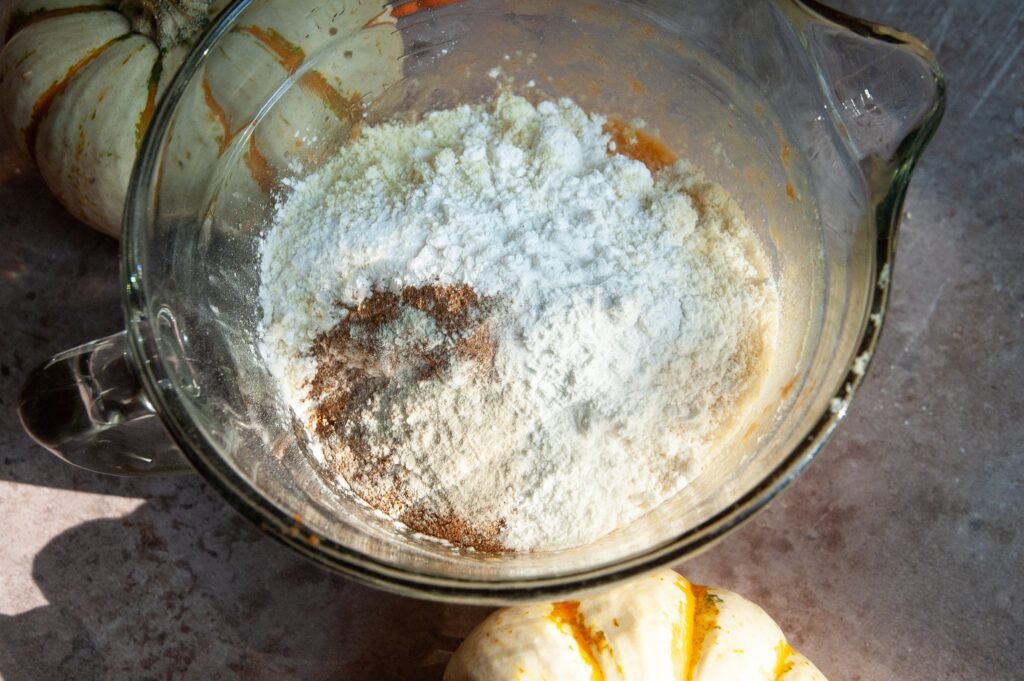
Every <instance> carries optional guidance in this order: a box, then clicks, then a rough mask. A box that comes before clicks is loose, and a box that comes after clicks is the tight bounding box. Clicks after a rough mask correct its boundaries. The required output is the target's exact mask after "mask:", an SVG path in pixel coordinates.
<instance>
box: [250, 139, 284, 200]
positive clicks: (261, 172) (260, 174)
mask: <svg viewBox="0 0 1024 681" xmlns="http://www.w3.org/2000/svg"><path fill="white" fill-rule="evenodd" d="M245 167H246V168H248V169H249V173H250V174H252V179H254V180H256V184H257V185H259V188H260V189H262V190H263V191H264V192H267V193H269V192H270V191H271V190H273V189H274V187H276V186H277V177H276V174H275V173H274V171H273V170H272V169H271V168H270V164H269V163H267V159H266V157H265V156H264V155H263V153H262V152H260V150H259V148H257V146H256V137H255V136H250V137H249V148H248V149H246V151H245Z"/></svg>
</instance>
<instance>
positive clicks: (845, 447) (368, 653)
mask: <svg viewBox="0 0 1024 681" xmlns="http://www.w3.org/2000/svg"><path fill="white" fill-rule="evenodd" d="M837 4H838V5H840V6H842V7H843V8H844V9H845V10H846V11H849V12H851V13H854V14H858V15H861V16H865V17H869V18H871V19H875V20H879V21H882V22H885V23H889V24H891V25H895V26H898V27H900V28H903V29H905V30H907V31H909V32H911V33H913V34H915V35H917V36H919V37H920V38H921V39H922V40H924V41H925V42H926V43H927V44H928V45H930V46H931V47H932V49H933V50H935V52H936V53H937V55H938V58H939V61H940V63H941V64H942V66H943V68H944V70H945V73H946V76H947V78H948V85H949V95H950V97H949V107H948V111H947V114H946V117H945V121H944V122H943V124H942V127H941V128H940V130H939V132H938V135H937V137H936V138H935V140H934V142H933V143H932V146H931V148H930V149H929V150H928V151H927V153H926V154H925V156H924V159H923V161H922V162H921V164H920V166H919V169H918V171H917V174H916V176H915V177H914V180H913V182H912V185H911V190H910V194H909V196H908V198H907V202H906V207H905V218H904V221H903V228H902V236H901V240H900V245H899V250H898V257H897V261H896V266H895V271H894V276H893V281H894V285H893V297H892V307H891V311H890V314H889V318H888V324H887V327H886V329H885V331H884V333H883V336H882V341H881V346H880V349H879V352H878V355H877V358H876V360H875V362H874V364H873V366H872V367H871V370H870V372H869V375H868V377H867V380H866V381H865V384H864V386H863V389H862V390H861V392H860V394H859V395H858V397H857V399H856V400H854V402H853V405H852V406H851V408H850V411H849V415H848V417H847V419H846V421H845V423H843V425H842V426H841V427H840V429H839V431H838V432H837V434H836V435H835V437H834V438H833V439H832V441H831V442H830V443H829V444H828V445H827V447H826V448H825V449H824V451H823V452H822V453H821V454H820V456H819V457H818V459H817V460H816V461H815V463H814V464H813V465H812V466H811V468H810V470H809V471H808V472H807V473H805V474H804V475H803V476H802V477H801V478H800V479H799V480H797V482H796V483H795V484H793V485H792V486H791V487H790V488H789V489H788V490H787V491H786V492H785V493H783V494H782V496H781V497H780V498H779V499H778V500H776V501H775V502H774V503H773V504H771V505H770V506H769V508H768V509H767V510H766V511H764V512H763V513H761V514H759V515H758V516H757V517H756V518H755V519H753V520H752V521H751V522H749V523H748V524H747V525H745V526H744V527H743V528H741V529H740V530H738V531H736V532H735V533H734V534H732V535H730V536H729V537H727V538H726V539H725V540H724V541H723V542H721V543H720V544H718V545H717V546H715V547H714V548H712V549H711V550H710V551H708V552H707V553H705V554H703V555H702V556H700V557H698V558H696V559H694V560H692V561H689V562H687V563H685V564H684V565H682V566H680V569H681V570H682V571H683V572H684V573H685V574H686V575H687V576H689V577H690V578H691V579H693V580H695V581H698V582H701V583H709V584H716V585H721V586H725V587H728V588H731V589H733V590H736V591H739V592H740V593H743V594H745V595H747V596H748V597H750V598H752V599H753V600H755V601H756V602H758V603H760V604H761V605H762V606H764V607H765V609H766V610H767V611H768V612H769V613H770V614H772V615H773V616H774V617H775V618H776V619H777V620H778V621H779V623H780V624H781V625H782V627H783V629H784V630H785V631H786V632H787V634H788V635H789V637H790V639H791V641H792V642H793V643H794V645H795V646H796V647H797V648H798V649H800V650H801V651H802V652H804V653H805V654H807V656H808V657H810V658H811V659H812V660H814V661H815V662H816V663H817V664H818V665H819V666H820V668H821V669H822V670H823V671H824V672H825V673H826V674H827V675H828V676H829V678H830V679H832V680H833V681H843V680H845V681H858V680H868V679H870V680H875V681H891V680H901V681H918V680H919V681H938V680H944V679H956V680H961V681H971V680H975V679H977V680H979V681H980V680H981V679H984V680H985V681H1011V680H1012V679H1022V678H1024V550H1022V549H1024V525H1022V518H1024V484H1022V483H1024V233H1022V228H1024V208H1022V197H1024V55H1022V54H1021V52H1022V46H1024V4H1021V3H1020V2H1017V1H1016V0H984V1H983V2H973V1H970V0H962V1H955V0H950V1H948V2H929V1H928V0H914V1H912V2H911V1H904V2H882V1H881V0H870V1H864V2H854V1H853V0H844V1H843V2H840V3H837ZM116 255H117V244H116V243H115V242H114V241H112V240H110V239H107V238H105V237H102V236H99V235H97V234H94V233H93V232H91V231H89V230H88V229H86V228H84V227H83V226H82V225H81V224H78V223H76V222H75V221H74V220H73V219H72V218H71V217H69V216H68V215H67V214H66V213H65V212H64V210H63V209H62V208H61V207H60V206H59V205H58V204H57V202H56V201H55V200H54V199H53V198H51V196H50V195H49V193H48V192H47V190H46V188H45V187H44V186H43V184H42V182H41V181H40V180H39V178H38V177H37V175H36V174H35V173H34V171H33V170H32V169H30V168H27V167H19V166H18V165H17V164H16V163H15V162H14V161H13V155H12V154H10V153H9V151H8V150H0V318H2V328H3V331H2V333H0V518H2V523H0V540H2V543H0V677H2V678H3V679H5V680H6V681H24V680H27V679H39V680H45V681H52V680H57V679H77V680H80V681H91V680H93V679H170V678H202V679H229V678H230V679H235V678H239V679H243V678H244V679H255V680H262V679H347V680H353V681H355V680H359V679H367V680H373V681H390V680H392V679H395V680H397V679H439V678H440V671H441V669H442V665H443V651H450V650H452V649H453V647H454V646H455V645H456V644H457V643H458V640H459V638H460V637H461V636H463V635H464V634H465V633H466V632H467V631H468V630H469V629H470V628H471V627H472V626H473V625H474V624H475V623H476V622H477V621H479V620H480V619H481V618H482V617H483V616H484V614H486V612H487V610H486V609H483V608H471V607H462V606H448V605H441V604H435V603H428V602H422V601H415V600H410V599H407V598H401V597H398V596H392V595H389V594H384V593H381V592H377V591H374V590H371V589H369V588H366V587H363V586H359V585H356V584H353V583H350V582H347V581H345V580H344V579H342V578H340V577H336V576H332V575H330V574H327V573H326V572H324V571H322V570H320V569H319V568H317V567H314V566H313V565H311V564H308V563H306V562H305V561H304V560H303V559H301V558H299V557H297V556H295V555H293V554H292V553H290V552H288V551H287V550H286V549H284V548H283V547H281V546H279V545H278V544H276V543H275V542H273V541H271V540H270V539H267V538H264V537H263V536H262V535H261V534H260V533H259V532H258V531H256V530H255V529H253V528H252V527H250V526H249V524H248V523H247V522H245V521H243V520H242V519H241V518H240V517H239V516H238V515H237V514H236V513H235V512H234V511H232V510H231V509H229V508H228V507H227V506H226V505H224V504H223V503H222V502H221V501H220V500H219V498H218V497H217V496H216V495H215V494H214V493H213V492H212V491H211V490H210V489H209V488H208V487H207V486H206V485H205V484H204V483H203V482H202V481H201V480H200V479H199V478H198V477H179V478H165V479H118V478H107V477H100V476H97V475H94V474H91V473H89V472H86V471H84V470H77V469H73V468H72V467H70V466H68V465H65V464H63V463H62V462H60V461H58V460H57V459H56V458H54V457H52V456H50V455H49V454H47V453H46V452H45V451H44V450H42V449H40V448H39V447H37V446H35V445H34V444H33V443H32V442H31V441H30V440H29V439H28V437H27V436H25V435H24V434H23V433H22V430H21V428H20V426H19V424H18V420H17V416H16V413H15V409H16V390H17V386H18V384H19V382H20V380H21V378H22V377H23V376H24V374H25V372H26V371H28V370H29V369H30V368H31V367H32V366H34V365H36V364H37V363H39V362H41V361H43V360H45V359H46V358H47V357H48V356H49V355H51V354H52V353H54V352H57V351H59V350H62V349H65V348H66V347H70V346H72V345H75V344H78V343H80V342H83V341H86V340H89V339H92V338H94V337H97V336H101V335H105V334H107V333H111V332H113V331H115V330H117V329H118V328H119V326H120V324H121V317H120V310H119V302H118V291H117V277H116V274H117V257H116ZM439 651H441V652H439Z"/></svg>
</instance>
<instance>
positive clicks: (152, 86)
mask: <svg viewBox="0 0 1024 681" xmlns="http://www.w3.org/2000/svg"><path fill="white" fill-rule="evenodd" d="M162 71H163V55H161V54H158V55H157V57H156V61H155V62H154V63H153V69H152V70H151V71H150V73H149V85H148V87H147V90H146V106H144V107H143V108H142V113H141V114H139V121H138V123H136V124H135V146H136V148H138V147H139V146H141V145H142V135H143V134H145V132H146V128H147V127H149V121H150V119H151V118H153V109H155V108H156V91H157V87H158V86H159V85H160V74H161V72H162Z"/></svg>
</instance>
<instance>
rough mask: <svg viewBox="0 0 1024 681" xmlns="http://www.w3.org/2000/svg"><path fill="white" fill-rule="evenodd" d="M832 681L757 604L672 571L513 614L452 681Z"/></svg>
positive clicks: (490, 624)
mask: <svg viewBox="0 0 1024 681" xmlns="http://www.w3.org/2000/svg"><path fill="white" fill-rule="evenodd" d="M542 679H547V680H548V681H555V680H557V681H575V680H576V679H579V680H580V681H825V677H824V676H823V675H822V673H821V672H820V671H818V669H817V668H815V666H814V665H813V664H811V662H810V661H809V660H807V659H806V658H805V657H803V656H802V655H800V654H799V653H797V652H796V651H794V650H793V649H792V648H791V647H790V646H789V644H788V643H787V642H786V639H785V636H783V633H782V631H781V630H780V629H779V627H778V625H777V624H775V622H774V621H773V620H772V619H771V618H770V617H769V616H768V615H767V614H766V613H765V612H764V611H763V610H762V609H761V608H760V607H758V606H757V605H755V604H754V603H751V602H750V601H748V600H746V599H744V598H743V597H741V596H738V595H737V594H735V593H733V592H731V591H727V590H725V589H717V588H712V587H700V586H696V585H692V584H690V583H689V582H687V581H686V580H685V579H684V578H683V577H681V576H680V575H678V574H676V573H675V572H673V571H671V570H667V569H662V570H657V571H655V572H652V573H651V574H649V575H645V576H642V577H639V578H636V579H634V580H631V581H629V582H626V583H625V584H622V585H619V586H617V587H615V588H613V589H611V590H608V591H604V592H601V593H598V594H594V595H592V596H588V597H585V598H582V599H580V600H578V601H565V602H561V603H542V604H535V605H525V606H517V607H511V608H503V609H501V610H498V611H496V612H494V613H493V614H491V615H490V616H489V617H488V618H487V619H486V620H484V621H483V622H482V623H481V624H480V625H479V626H478V627H477V628H476V629H474V630H473V632H472V633H470V635H469V636H468V637H467V638H466V640H465V641H463V643H462V645H460V646H459V648H458V650H456V651H455V654H454V655H453V656H452V659H451V660H450V661H449V663H448V667H447V669H446V670H445V674H444V680H445V681H541V680H542Z"/></svg>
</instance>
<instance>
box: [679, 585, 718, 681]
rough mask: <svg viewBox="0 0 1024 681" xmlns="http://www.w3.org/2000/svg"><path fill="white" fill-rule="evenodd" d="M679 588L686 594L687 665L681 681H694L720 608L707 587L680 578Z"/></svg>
mask: <svg viewBox="0 0 1024 681" xmlns="http://www.w3.org/2000/svg"><path fill="white" fill-rule="evenodd" d="M676 586H678V587H679V588H680V589H681V590H682V592H683V593H684V594H686V613H685V623H686V630H687V631H686V633H687V635H686V636H685V639H684V641H683V649H684V652H685V660H686V664H685V667H684V668H683V673H682V677H681V680H680V681H693V675H694V673H695V672H696V670H697V662H698V661H700V653H701V651H702V650H703V649H704V639H705V638H706V637H707V635H708V633H709V632H710V631H711V630H712V629H714V628H715V627H716V626H717V625H716V621H717V619H718V606H717V605H716V604H715V599H714V597H713V596H709V594H708V588H707V587H706V586H699V585H696V584H690V583H689V582H688V581H686V580H685V579H683V578H682V577H679V578H678V579H677V580H676Z"/></svg>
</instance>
